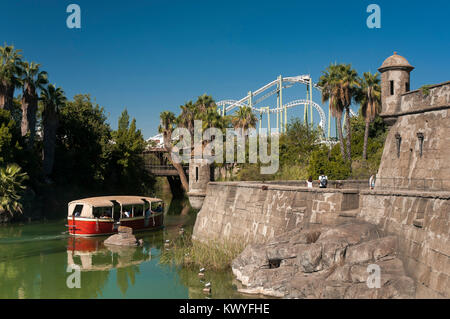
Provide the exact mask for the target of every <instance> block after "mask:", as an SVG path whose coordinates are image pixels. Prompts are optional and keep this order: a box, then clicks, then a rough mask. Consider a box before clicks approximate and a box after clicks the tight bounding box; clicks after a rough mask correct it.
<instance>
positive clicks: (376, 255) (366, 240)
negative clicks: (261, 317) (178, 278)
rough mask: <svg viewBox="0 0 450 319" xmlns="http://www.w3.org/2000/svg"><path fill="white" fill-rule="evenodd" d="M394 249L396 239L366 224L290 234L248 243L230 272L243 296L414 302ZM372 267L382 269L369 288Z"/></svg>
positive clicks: (352, 224) (410, 288)
mask: <svg viewBox="0 0 450 319" xmlns="http://www.w3.org/2000/svg"><path fill="white" fill-rule="evenodd" d="M315 239H316V240H315ZM396 248H397V239H396V238H395V237H394V236H388V237H379V231H378V230H377V229H376V227H375V226H374V225H371V224H369V223H362V222H357V223H351V224H345V225H339V226H333V227H329V226H325V227H321V228H316V229H314V230H312V229H305V230H293V231H290V232H288V233H286V234H282V235H280V236H277V237H275V238H274V239H273V241H271V242H270V243H268V244H258V245H249V246H248V247H247V248H246V249H245V250H244V251H243V253H242V254H241V255H240V256H238V257H237V258H236V259H235V260H234V261H233V263H232V270H233V273H234V275H235V276H236V277H237V279H238V280H239V281H241V283H242V284H243V285H244V286H245V287H244V288H242V289H240V291H242V292H245V293H253V294H263V295H267V296H276V297H283V298H413V297H414V296H415V284H414V281H413V280H412V279H411V278H409V277H407V276H405V272H404V269H403V263H402V262H401V260H400V259H398V258H397V257H396V254H397V250H396ZM274 259H276V261H277V262H274ZM370 264H376V265H378V266H379V267H380V269H381V277H380V288H369V287H368V285H367V280H368V277H369V275H370V274H369V272H368V266H369V265H370Z"/></svg>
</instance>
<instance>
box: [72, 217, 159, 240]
mask: <svg viewBox="0 0 450 319" xmlns="http://www.w3.org/2000/svg"><path fill="white" fill-rule="evenodd" d="M67 221H68V228H69V234H70V235H74V236H102V235H112V234H115V233H117V228H118V227H114V226H115V225H114V220H113V219H111V218H108V219H101V218H83V217H68V218H67ZM163 225H164V214H163V213H155V214H152V215H150V217H148V218H145V217H144V216H140V217H131V218H123V219H121V220H120V226H126V227H130V228H132V229H133V231H145V230H152V229H158V228H161V227H162V226H163Z"/></svg>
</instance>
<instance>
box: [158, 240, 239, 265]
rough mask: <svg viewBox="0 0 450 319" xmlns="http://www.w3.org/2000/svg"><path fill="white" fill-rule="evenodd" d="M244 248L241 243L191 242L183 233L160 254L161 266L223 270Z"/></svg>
mask: <svg viewBox="0 0 450 319" xmlns="http://www.w3.org/2000/svg"><path fill="white" fill-rule="evenodd" d="M244 248H245V244H244V243H243V242H242V241H215V240H211V241H208V242H207V243H203V242H199V241H195V240H192V236H191V234H190V233H188V232H185V233H183V234H181V235H180V236H179V237H177V238H176V239H175V240H174V241H173V242H171V243H170V244H169V245H168V247H166V248H165V250H164V251H163V252H162V254H161V257H160V263H161V264H170V265H176V266H182V267H188V268H201V267H203V268H206V269H209V270H225V269H230V268H231V263H232V261H233V259H235V258H236V257H237V256H238V255H239V254H240V253H241V252H242V251H243V250H244Z"/></svg>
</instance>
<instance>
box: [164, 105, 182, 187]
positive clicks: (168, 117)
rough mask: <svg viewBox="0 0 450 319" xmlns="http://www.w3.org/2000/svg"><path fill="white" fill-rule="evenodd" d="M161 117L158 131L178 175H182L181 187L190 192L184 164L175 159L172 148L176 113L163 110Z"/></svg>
mask: <svg viewBox="0 0 450 319" xmlns="http://www.w3.org/2000/svg"><path fill="white" fill-rule="evenodd" d="M159 117H160V125H159V127H158V131H159V133H161V134H162V135H163V140H164V148H165V149H166V150H167V152H168V154H169V160H170V162H171V163H172V165H173V166H174V167H175V169H176V170H177V173H178V175H179V176H180V180H181V187H183V190H184V192H185V193H187V192H189V182H188V180H187V177H186V173H185V172H184V169H183V166H182V164H181V163H178V161H174V160H173V158H172V148H173V146H172V133H173V130H174V129H175V125H176V122H177V119H176V117H175V114H174V113H173V112H169V111H164V112H161V114H160V115H159Z"/></svg>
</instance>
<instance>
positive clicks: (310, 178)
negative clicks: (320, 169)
mask: <svg viewBox="0 0 450 319" xmlns="http://www.w3.org/2000/svg"><path fill="white" fill-rule="evenodd" d="M306 185H307V186H308V188H312V187H313V183H312V176H310V177H309V178H308V180H307V181H306Z"/></svg>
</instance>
